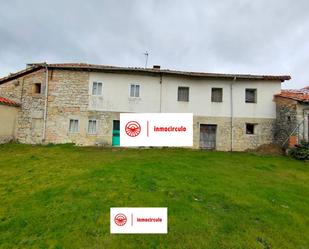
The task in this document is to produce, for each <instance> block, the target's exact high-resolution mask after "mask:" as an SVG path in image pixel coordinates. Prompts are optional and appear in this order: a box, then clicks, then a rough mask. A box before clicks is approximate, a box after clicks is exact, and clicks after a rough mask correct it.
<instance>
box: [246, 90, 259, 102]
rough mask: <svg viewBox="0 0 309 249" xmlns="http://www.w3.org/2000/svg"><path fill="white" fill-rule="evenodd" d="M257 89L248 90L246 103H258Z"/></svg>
mask: <svg viewBox="0 0 309 249" xmlns="http://www.w3.org/2000/svg"><path fill="white" fill-rule="evenodd" d="M256 100H257V94H256V89H250V88H247V89H246V103H256V102H257V101H256Z"/></svg>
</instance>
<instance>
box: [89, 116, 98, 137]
mask: <svg viewBox="0 0 309 249" xmlns="http://www.w3.org/2000/svg"><path fill="white" fill-rule="evenodd" d="M88 133H89V134H96V133H97V121H96V120H95V119H89V121H88Z"/></svg>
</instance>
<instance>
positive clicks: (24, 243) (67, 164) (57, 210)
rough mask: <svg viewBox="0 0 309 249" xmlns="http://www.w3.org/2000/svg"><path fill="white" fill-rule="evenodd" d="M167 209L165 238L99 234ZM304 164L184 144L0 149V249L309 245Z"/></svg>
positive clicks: (308, 169)
mask: <svg viewBox="0 0 309 249" xmlns="http://www.w3.org/2000/svg"><path fill="white" fill-rule="evenodd" d="M110 207H168V218H169V220H168V231H169V232H168V234H167V235H125V234H122V235H116V234H110V233H109V208H110ZM308 215H309V163H306V162H300V161H296V160H293V159H290V158H288V157H283V156H258V155H254V154H249V153H224V152H207V151H192V150H185V149H149V150H146V149H144V150H134V149H127V150H123V149H111V148H108V149H102V148H80V147H74V146H72V145H59V146H30V145H21V144H7V145H1V146H0V248H117V249H122V248H211V249H215V248H261V249H263V248H264V249H266V248H280V249H283V248H293V249H295V248H304V249H305V248H306V249H307V248H309V217H308Z"/></svg>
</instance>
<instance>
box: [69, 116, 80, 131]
mask: <svg viewBox="0 0 309 249" xmlns="http://www.w3.org/2000/svg"><path fill="white" fill-rule="evenodd" d="M69 132H70V133H77V132H78V119H70V125H69Z"/></svg>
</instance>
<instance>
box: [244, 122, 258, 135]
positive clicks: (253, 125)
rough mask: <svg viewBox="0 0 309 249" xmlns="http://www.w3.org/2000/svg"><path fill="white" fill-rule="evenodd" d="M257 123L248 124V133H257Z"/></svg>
mask: <svg viewBox="0 0 309 249" xmlns="http://www.w3.org/2000/svg"><path fill="white" fill-rule="evenodd" d="M255 126H256V124H248V123H247V124H246V134H249V135H252V134H255Z"/></svg>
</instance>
